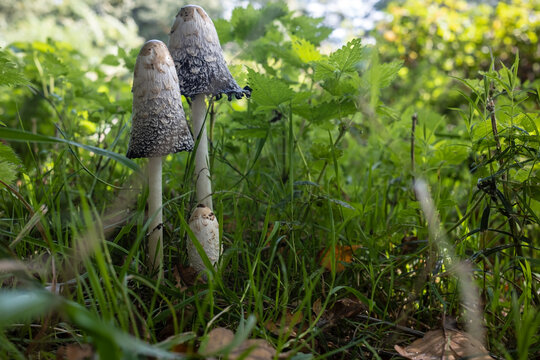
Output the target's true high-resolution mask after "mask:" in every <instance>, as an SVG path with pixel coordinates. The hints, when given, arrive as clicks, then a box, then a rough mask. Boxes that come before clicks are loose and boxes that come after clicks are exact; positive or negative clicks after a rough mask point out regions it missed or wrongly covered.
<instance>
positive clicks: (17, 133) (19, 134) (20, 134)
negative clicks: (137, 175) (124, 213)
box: [0, 128, 139, 171]
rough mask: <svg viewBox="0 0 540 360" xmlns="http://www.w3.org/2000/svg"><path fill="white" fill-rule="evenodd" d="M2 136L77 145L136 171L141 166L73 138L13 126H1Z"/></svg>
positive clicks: (13, 139) (112, 152)
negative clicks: (72, 139) (61, 137)
mask: <svg viewBox="0 0 540 360" xmlns="http://www.w3.org/2000/svg"><path fill="white" fill-rule="evenodd" d="M0 138H2V139H4V140H8V141H18V142H27V141H28V142H35V143H43V144H54V143H62V144H68V145H72V146H77V147H79V148H81V149H85V150H87V151H91V152H93V153H95V154H97V155H101V156H105V157H108V158H111V159H113V160H115V161H117V162H119V163H120V164H122V165H124V166H127V167H128V168H130V169H132V170H135V171H137V170H139V166H138V165H137V164H136V163H135V162H134V161H132V160H130V159H128V158H127V157H125V156H124V155H120V154H118V153H115V152H114V151H110V150H106V149H101V148H98V147H96V146H92V145H85V144H81V143H78V142H75V141H71V140H66V139H60V138H56V137H52V136H45V135H40V134H34V133H31V132H28V131H24V130H18V129H11V128H0Z"/></svg>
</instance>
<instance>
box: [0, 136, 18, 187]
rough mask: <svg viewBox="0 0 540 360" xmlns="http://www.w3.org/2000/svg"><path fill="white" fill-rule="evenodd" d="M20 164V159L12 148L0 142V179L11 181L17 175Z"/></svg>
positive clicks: (6, 181)
mask: <svg viewBox="0 0 540 360" xmlns="http://www.w3.org/2000/svg"><path fill="white" fill-rule="evenodd" d="M20 166H21V160H20V159H19V157H18V156H17V155H16V154H15V152H14V151H13V149H12V148H11V147H10V146H8V145H4V144H2V143H0V179H2V181H3V182H5V183H6V184H9V183H11V182H12V181H13V180H15V178H16V177H17V171H18V169H19V168H20Z"/></svg>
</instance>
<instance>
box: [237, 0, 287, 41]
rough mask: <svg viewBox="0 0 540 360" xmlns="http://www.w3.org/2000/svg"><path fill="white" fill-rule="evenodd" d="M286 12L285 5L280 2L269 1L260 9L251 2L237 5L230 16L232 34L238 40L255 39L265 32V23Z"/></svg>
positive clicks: (267, 23)
mask: <svg viewBox="0 0 540 360" xmlns="http://www.w3.org/2000/svg"><path fill="white" fill-rule="evenodd" d="M286 13H287V9H286V5H285V4H284V3H281V2H274V3H272V2H269V3H268V4H266V5H265V6H264V7H263V8H262V9H260V10H257V9H255V8H254V7H253V5H251V4H249V5H248V6H247V7H246V8H241V7H237V8H235V9H234V10H233V12H232V16H231V25H232V27H233V29H232V34H234V36H235V38H236V39H237V40H240V41H245V40H252V39H257V38H259V37H261V36H263V35H264V34H265V32H266V27H267V25H269V24H270V23H272V21H274V19H276V18H279V17H282V16H283V15H285V14H286Z"/></svg>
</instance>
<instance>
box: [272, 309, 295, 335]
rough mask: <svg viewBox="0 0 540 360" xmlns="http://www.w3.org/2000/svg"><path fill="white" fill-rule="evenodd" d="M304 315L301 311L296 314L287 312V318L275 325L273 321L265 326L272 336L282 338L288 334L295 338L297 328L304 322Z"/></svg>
mask: <svg viewBox="0 0 540 360" xmlns="http://www.w3.org/2000/svg"><path fill="white" fill-rule="evenodd" d="M302 318H303V314H302V312H301V311H297V312H295V313H294V314H293V313H290V312H289V311H287V313H286V314H285V317H284V318H282V319H281V320H280V321H279V322H277V323H275V322H273V321H271V320H268V321H267V322H266V324H265V325H264V326H265V327H266V329H267V330H268V331H270V332H271V333H272V334H274V335H277V336H280V335H283V334H287V335H288V336H289V337H295V336H296V331H295V329H294V328H295V326H296V325H298V323H299V322H300V321H301V320H302Z"/></svg>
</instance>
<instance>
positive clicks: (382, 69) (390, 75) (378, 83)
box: [364, 61, 403, 89]
mask: <svg viewBox="0 0 540 360" xmlns="http://www.w3.org/2000/svg"><path fill="white" fill-rule="evenodd" d="M402 66H403V62H402V61H393V62H391V63H386V64H380V63H379V62H377V61H375V62H373V63H372V64H371V66H370V67H369V70H368V71H367V72H366V73H365V76H364V81H365V86H366V87H368V88H371V87H377V88H378V89H383V88H385V87H387V86H388V85H390V84H391V83H392V81H393V80H394V79H395V78H396V76H397V74H398V72H399V69H401V67H402Z"/></svg>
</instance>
